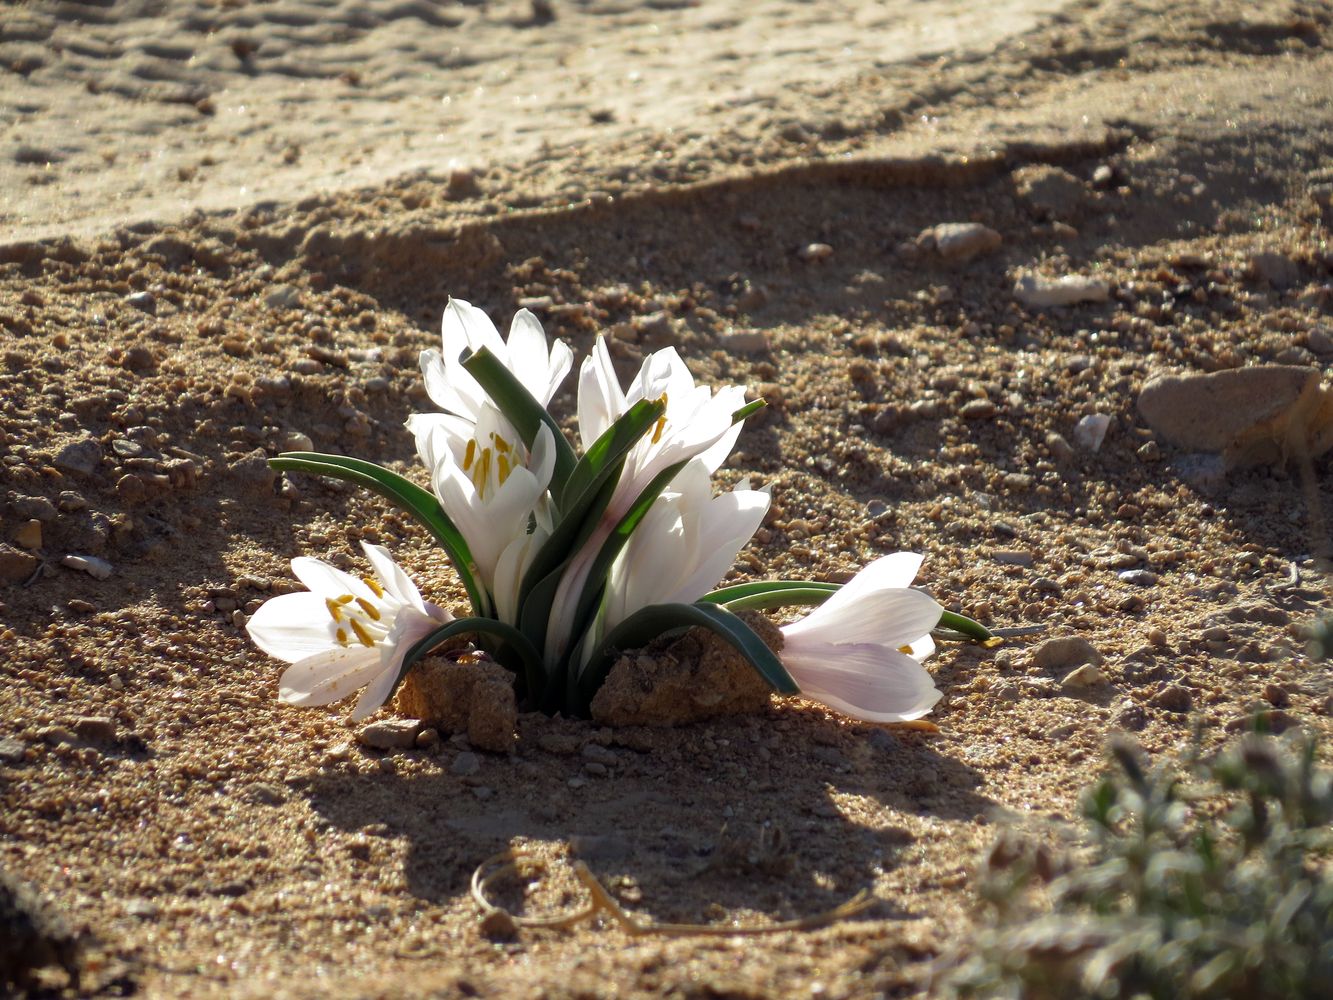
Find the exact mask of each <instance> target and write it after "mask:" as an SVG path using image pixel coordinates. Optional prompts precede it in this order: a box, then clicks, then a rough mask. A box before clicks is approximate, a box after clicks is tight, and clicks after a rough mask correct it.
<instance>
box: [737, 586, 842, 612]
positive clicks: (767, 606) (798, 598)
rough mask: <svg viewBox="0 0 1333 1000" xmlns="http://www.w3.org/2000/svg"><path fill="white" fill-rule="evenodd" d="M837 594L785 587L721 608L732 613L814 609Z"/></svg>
mask: <svg viewBox="0 0 1333 1000" xmlns="http://www.w3.org/2000/svg"><path fill="white" fill-rule="evenodd" d="M835 593H836V591H832V590H825V589H824V588H822V587H784V588H783V589H782V590H771V591H767V592H765V593H759V594H753V595H751V596H749V597H738V598H736V599H735V600H733V601H725V602H723V603H722V604H721V607H724V608H726V609H727V610H728V611H732V612H736V611H772V610H773V609H774V608H796V607H805V608H813V607H818V606H819V605H821V604H823V603H824V602H825V601H827V600H828V599H829V598H830V597H832V596H833V595H834V594H835Z"/></svg>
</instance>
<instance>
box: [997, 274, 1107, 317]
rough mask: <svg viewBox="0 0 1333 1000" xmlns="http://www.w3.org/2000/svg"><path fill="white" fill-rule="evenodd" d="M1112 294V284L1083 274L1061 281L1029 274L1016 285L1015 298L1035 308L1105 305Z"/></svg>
mask: <svg viewBox="0 0 1333 1000" xmlns="http://www.w3.org/2000/svg"><path fill="white" fill-rule="evenodd" d="M1110 295H1111V285H1110V283H1109V282H1107V281H1106V280H1105V279H1103V278H1090V277H1087V276H1085V275H1082V274H1066V275H1064V276H1063V277H1059V278H1048V277H1046V276H1045V275H1042V274H1025V275H1023V276H1022V277H1020V278H1019V279H1018V280H1017V281H1015V282H1014V298H1016V299H1018V301H1019V302H1021V303H1023V305H1025V306H1030V307H1031V308H1033V309H1046V308H1049V307H1051V306H1071V305H1077V304H1078V303H1080V302H1105V301H1106V300H1107V299H1108V298H1109V297H1110Z"/></svg>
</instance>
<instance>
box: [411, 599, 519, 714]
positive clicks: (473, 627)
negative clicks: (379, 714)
mask: <svg viewBox="0 0 1333 1000" xmlns="http://www.w3.org/2000/svg"><path fill="white" fill-rule="evenodd" d="M468 634H472V635H489V636H493V637H495V638H497V639H499V640H500V643H499V647H498V649H499V655H498V656H497V660H498V661H499V662H500V663H501V664H502V665H504V666H509V664H507V663H505V662H504V661H505V660H506V659H509V656H508V655H507V654H512V656H513V657H514V658H516V659H517V660H518V661H519V663H520V665H521V666H522V668H523V678H524V681H525V682H526V683H527V685H528V694H529V697H534V698H540V697H541V691H542V685H544V683H545V678H544V674H543V672H542V664H541V656H540V655H539V654H538V653H537V651H536V650H535V649H533V648H532V644H531V643H530V642H528V640H527V639H526V638H525V637H524V635H523V633H522V632H520V631H519V630H518V629H516V628H514V626H512V625H507V624H505V623H504V622H502V621H499V620H498V619H495V618H457V619H455V620H454V621H451V622H449V623H448V624H446V625H441V626H440V627H439V628H437V629H436V630H435V631H434V632H432V633H430V635H428V636H426V637H425V638H424V639H421V640H419V641H418V642H415V643H413V644H412V646H411V647H409V649H408V650H407V652H406V653H404V654H403V662H402V665H401V666H399V668H398V676H397V677H396V678H394V682H393V690H392V691H390V692H389V697H390V698H392V697H393V691H397V690H398V685H399V684H401V683H402V682H403V678H404V677H406V676H407V672H408V670H410V669H411V668H412V665H413V664H415V663H416V662H417V661H418V660H420V659H421V658H422V657H423V656H428V655H429V654H430V652H431V650H433V649H434V648H435V647H436V646H438V645H439V644H440V643H442V642H444V641H445V640H446V639H452V638H453V637H454V636H456V635H468ZM511 669H512V668H511ZM534 683H535V684H536V685H538V686H537V687H536V688H534V687H533V684H534ZM385 700H386V701H387V700H388V699H385Z"/></svg>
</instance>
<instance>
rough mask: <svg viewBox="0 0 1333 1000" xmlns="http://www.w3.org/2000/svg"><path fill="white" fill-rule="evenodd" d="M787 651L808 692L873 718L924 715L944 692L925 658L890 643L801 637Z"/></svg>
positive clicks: (787, 660) (787, 659) (893, 719)
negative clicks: (846, 642) (814, 640)
mask: <svg viewBox="0 0 1333 1000" xmlns="http://www.w3.org/2000/svg"><path fill="white" fill-rule="evenodd" d="M781 656H782V662H783V665H784V666H786V668H787V670H788V671H789V672H790V673H791V675H792V678H793V679H794V680H795V681H796V683H797V684H799V685H800V687H801V693H802V694H803V695H805V696H806V697H808V698H813V699H814V700H816V701H820V702H823V703H824V704H825V705H828V706H829V707H830V708H835V709H837V710H838V711H839V712H843V713H845V714H847V715H850V716H852V717H853V718H856V719H864V720H865V721H867V722H906V721H909V720H911V719H919V718H921V716H923V715H925V714H926V713H927V712H929V711H930V709H931V707H932V706H933V705H934V704H935V703H936V702H937V701H939V700H940V698H941V697H943V695H942V694H941V692H940V691H939V690H938V689H937V688H936V687H935V682H934V680H932V679H931V676H930V674H928V673H927V672H926V671H925V669H924V668H923V667H922V666H921V664H919V663H917V662H916V660H914V659H912V658H911V657H910V656H906V655H904V654H903V653H900V652H898V651H897V650H896V649H890V648H889V647H887V646H879V645H874V644H858V645H833V644H831V643H805V642H795V643H792V644H790V645H789V646H787V647H785V648H784V649H783V650H782V654H781Z"/></svg>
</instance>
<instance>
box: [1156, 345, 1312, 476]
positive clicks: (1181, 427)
mask: <svg viewBox="0 0 1333 1000" xmlns="http://www.w3.org/2000/svg"><path fill="white" fill-rule="evenodd" d="M1138 410H1139V414H1140V415H1141V416H1142V417H1143V419H1144V422H1145V423H1147V424H1148V426H1149V427H1151V428H1152V429H1153V431H1154V432H1155V433H1156V434H1157V435H1158V436H1159V437H1161V438H1162V439H1163V440H1164V441H1166V442H1167V443H1169V444H1172V445H1175V446H1176V447H1178V448H1186V449H1189V450H1191V451H1200V452H1213V453H1216V454H1219V455H1220V456H1221V457H1222V460H1223V464H1224V465H1225V467H1226V468H1228V469H1230V468H1235V467H1237V466H1244V465H1260V464H1272V463H1277V462H1283V461H1286V460H1288V459H1290V458H1294V457H1297V456H1299V455H1301V454H1302V453H1304V454H1308V455H1310V456H1311V457H1315V456H1318V455H1322V454H1323V453H1324V452H1325V451H1327V450H1328V449H1329V448H1330V447H1333V392H1330V391H1329V390H1328V389H1326V388H1324V387H1323V386H1322V385H1321V384H1320V378H1319V372H1318V370H1317V369H1314V368H1305V367H1301V366H1298V365H1254V366H1251V367H1249V368H1231V369H1227V370H1225V371H1218V372H1211V373H1209V374H1171V373H1160V374H1157V375H1154V376H1152V377H1151V378H1150V379H1149V380H1148V382H1147V383H1146V384H1145V385H1144V386H1143V388H1142V389H1141V390H1140V392H1139V398H1138Z"/></svg>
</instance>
